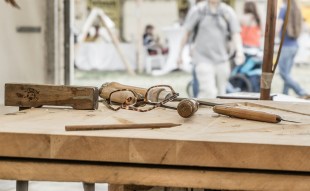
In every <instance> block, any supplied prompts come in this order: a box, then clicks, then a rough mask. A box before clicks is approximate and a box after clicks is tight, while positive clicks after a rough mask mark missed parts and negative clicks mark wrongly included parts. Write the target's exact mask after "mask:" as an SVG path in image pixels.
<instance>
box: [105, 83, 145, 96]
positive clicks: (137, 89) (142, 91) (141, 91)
mask: <svg viewBox="0 0 310 191" xmlns="http://www.w3.org/2000/svg"><path fill="white" fill-rule="evenodd" d="M106 86H107V87H110V88H114V89H119V90H122V89H128V90H132V91H134V92H137V93H139V94H141V95H143V96H145V94H146V92H147V88H140V87H135V86H127V85H123V84H120V83H117V82H110V83H108V84H107V85H106Z"/></svg>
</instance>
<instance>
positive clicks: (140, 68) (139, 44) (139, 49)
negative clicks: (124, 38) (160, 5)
mask: <svg viewBox="0 0 310 191" xmlns="http://www.w3.org/2000/svg"><path fill="white" fill-rule="evenodd" d="M136 5H137V10H136V11H137V12H136V17H137V18H136V19H137V33H136V34H137V36H136V41H137V42H136V43H137V45H136V46H137V68H138V72H139V73H142V72H143V69H144V66H143V61H142V60H143V57H144V55H143V53H144V51H143V47H142V44H143V43H142V33H141V24H142V22H141V18H142V15H141V5H142V0H136Z"/></svg>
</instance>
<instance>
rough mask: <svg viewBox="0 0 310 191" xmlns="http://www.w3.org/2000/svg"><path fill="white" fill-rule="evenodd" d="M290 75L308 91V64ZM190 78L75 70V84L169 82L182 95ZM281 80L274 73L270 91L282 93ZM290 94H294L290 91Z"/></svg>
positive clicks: (153, 83)
mask: <svg viewBox="0 0 310 191" xmlns="http://www.w3.org/2000/svg"><path fill="white" fill-rule="evenodd" d="M292 75H293V77H294V79H296V81H297V82H299V83H300V84H301V86H302V87H303V88H305V89H306V90H307V91H308V92H309V93H310V77H309V76H310V65H302V66H296V67H294V68H293V70H292ZM190 80H191V74H189V73H185V72H173V73H170V74H168V75H164V76H149V75H137V76H129V75H128V74H126V73H124V72H100V71H89V72H85V71H76V80H75V82H74V83H75V84H77V85H92V86H98V87H100V86H101V84H103V83H105V82H111V81H116V82H120V83H124V84H130V85H136V86H141V87H150V86H152V85H157V84H170V85H171V86H173V87H174V88H175V90H176V91H177V92H179V93H180V94H181V96H182V97H184V96H187V94H186V84H187V83H188V82H189V81H190ZM282 87H283V82H282V79H281V78H280V76H279V75H278V74H276V75H275V78H274V81H273V85H272V92H273V93H282ZM290 95H292V96H294V95H295V94H294V93H293V92H292V91H291V92H290Z"/></svg>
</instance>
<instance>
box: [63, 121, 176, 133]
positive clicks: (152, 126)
mask: <svg viewBox="0 0 310 191" xmlns="http://www.w3.org/2000/svg"><path fill="white" fill-rule="evenodd" d="M180 125H181V124H175V123H141V124H105V125H67V126H66V127H65V129H66V131H94V130H118V129H160V128H170V127H177V126H180Z"/></svg>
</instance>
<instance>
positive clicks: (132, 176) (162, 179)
mask: <svg viewBox="0 0 310 191" xmlns="http://www.w3.org/2000/svg"><path fill="white" fill-rule="evenodd" d="M0 169H1V171H0V177H1V178H2V179H6V180H11V179H16V178H18V179H20V180H30V181H31V180H36V181H59V182H89V183H110V184H119V185H120V184H122V185H127V184H129V185H148V186H163V187H180V188H182V187H183V188H188V187H191V188H209V189H218V190H309V189H310V183H309V182H310V176H309V175H308V174H300V173H283V174H281V173H278V172H264V171H262V172H259V171H258V172H257V171H250V170H249V171H237V170H234V169H230V170H228V169H227V170H226V171H223V170H216V169H210V170H208V169H190V168H186V169H182V168H178V167H176V168H165V167H164V166H163V167H152V166H149V167H138V166H130V165H122V166H118V165H117V164H116V165H115V166H114V165H111V164H110V165H105V164H92V163H89V164H87V163H80V164H79V163H70V162H68V163H64V162H52V161H50V162H38V161H34V162H32V161H28V162H25V161H20V162H19V161H11V160H1V161H0ZM21 169H23V170H22V171H21Z"/></svg>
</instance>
